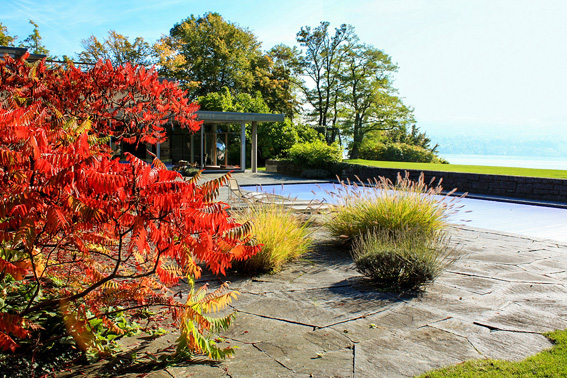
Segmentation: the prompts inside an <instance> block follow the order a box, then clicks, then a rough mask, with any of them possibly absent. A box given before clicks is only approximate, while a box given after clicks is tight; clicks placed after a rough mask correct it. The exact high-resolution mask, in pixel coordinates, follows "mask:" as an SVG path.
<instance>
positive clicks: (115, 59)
mask: <svg viewBox="0 0 567 378" xmlns="http://www.w3.org/2000/svg"><path fill="white" fill-rule="evenodd" d="M81 45H82V46H83V49H84V50H83V51H82V52H80V53H79V60H80V61H83V62H87V63H96V62H97V61H99V60H100V59H102V60H107V59H108V60H110V61H111V62H112V64H113V65H122V64H126V63H130V64H132V65H140V66H145V67H150V66H152V65H153V64H154V63H155V60H156V59H155V52H154V50H153V48H152V46H150V44H149V43H148V42H146V41H144V38H142V37H136V38H135V39H134V41H133V42H130V40H129V39H128V37H126V36H124V35H122V34H119V33H117V32H116V31H114V30H110V31H109V32H108V36H107V37H106V38H105V39H104V40H103V41H102V42H101V41H99V40H98V39H97V38H96V37H95V36H94V35H91V36H90V37H89V38H87V39H84V40H83V41H82V42H81Z"/></svg>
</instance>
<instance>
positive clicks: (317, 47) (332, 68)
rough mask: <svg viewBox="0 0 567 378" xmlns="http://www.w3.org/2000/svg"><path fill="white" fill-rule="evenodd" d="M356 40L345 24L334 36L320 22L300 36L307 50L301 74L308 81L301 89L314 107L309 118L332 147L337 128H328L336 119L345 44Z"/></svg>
mask: <svg viewBox="0 0 567 378" xmlns="http://www.w3.org/2000/svg"><path fill="white" fill-rule="evenodd" d="M353 38H355V36H354V34H353V28H352V26H350V25H346V24H343V25H341V26H340V27H339V28H337V29H335V34H334V35H333V36H331V35H330V34H329V23H328V22H321V24H320V25H319V26H318V27H316V28H314V29H311V27H309V26H305V27H302V28H301V30H300V31H299V33H297V42H298V43H299V44H300V45H301V46H303V47H304V51H303V54H302V55H300V57H299V59H300V61H299V70H298V74H299V75H300V76H303V77H306V78H307V80H306V81H304V82H303V83H302V86H301V89H302V91H303V93H304V95H305V99H306V100H307V102H308V103H309V104H310V105H311V107H312V108H313V112H311V114H310V115H311V116H313V117H314V118H315V119H316V121H317V127H318V128H319V130H321V132H322V133H323V134H324V135H325V139H326V140H327V143H329V144H331V143H333V142H334V141H335V138H336V136H337V134H336V132H333V131H334V129H333V126H334V125H332V126H331V129H329V121H330V120H335V121H336V119H337V116H336V111H337V108H338V107H337V105H338V94H339V92H340V86H341V81H340V70H341V65H342V61H343V59H344V57H345V54H346V51H347V50H346V49H345V48H344V45H345V44H347V43H348V42H349V41H350V40H351V39H353Z"/></svg>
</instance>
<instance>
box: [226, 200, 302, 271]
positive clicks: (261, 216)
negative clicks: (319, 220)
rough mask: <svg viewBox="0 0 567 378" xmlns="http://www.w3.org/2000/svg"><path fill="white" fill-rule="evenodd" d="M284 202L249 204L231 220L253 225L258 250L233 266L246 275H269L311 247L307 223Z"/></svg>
mask: <svg viewBox="0 0 567 378" xmlns="http://www.w3.org/2000/svg"><path fill="white" fill-rule="evenodd" d="M284 202H285V201H284V200H282V201H277V200H276V201H275V202H273V203H250V204H249V206H248V207H246V208H244V209H243V210H241V211H240V212H238V213H236V214H235V218H236V219H238V220H242V221H244V222H246V221H250V223H252V224H253V229H252V235H253V238H254V241H255V243H257V244H261V245H262V247H261V250H260V251H259V252H258V253H257V254H256V255H254V256H252V257H251V258H250V259H248V260H246V261H240V262H238V263H236V264H234V267H235V268H236V269H237V270H239V271H241V272H246V273H273V272H277V271H279V270H280V269H281V267H282V265H283V264H284V263H286V262H288V261H291V260H293V259H296V258H298V257H299V256H301V255H303V254H305V253H306V252H308V251H309V250H310V248H311V246H312V244H313V240H312V238H311V233H312V231H311V229H310V227H309V224H310V222H309V220H307V221H305V220H302V219H300V218H299V217H298V215H297V214H295V213H294V212H293V210H292V209H291V208H290V206H286V204H285V203H284Z"/></svg>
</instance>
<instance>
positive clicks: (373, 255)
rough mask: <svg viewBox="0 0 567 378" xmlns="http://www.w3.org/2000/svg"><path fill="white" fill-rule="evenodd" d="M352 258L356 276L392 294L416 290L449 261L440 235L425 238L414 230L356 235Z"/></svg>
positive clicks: (448, 249)
mask: <svg viewBox="0 0 567 378" xmlns="http://www.w3.org/2000/svg"><path fill="white" fill-rule="evenodd" d="M352 255H353V258H354V262H355V264H356V269H357V270H358V271H359V272H360V273H362V274H364V275H365V276H367V277H369V278H371V279H372V280H373V281H374V282H375V283H376V284H377V285H378V286H380V287H381V288H385V289H394V290H414V289H418V288H419V287H420V286H422V285H423V284H424V283H426V282H427V281H432V280H434V279H435V278H437V276H439V274H440V273H441V272H442V271H443V270H444V269H445V268H446V267H447V266H448V265H449V264H450V263H451V262H452V261H453V259H452V256H453V249H452V248H451V247H450V246H449V240H448V239H447V238H446V237H445V236H444V234H438V235H436V236H434V237H429V236H427V235H425V234H423V233H421V232H420V231H418V230H416V229H402V230H397V231H395V232H389V231H385V230H382V231H377V230H374V231H370V232H367V233H364V234H362V235H359V236H357V237H356V238H355V239H354V240H353V243H352Z"/></svg>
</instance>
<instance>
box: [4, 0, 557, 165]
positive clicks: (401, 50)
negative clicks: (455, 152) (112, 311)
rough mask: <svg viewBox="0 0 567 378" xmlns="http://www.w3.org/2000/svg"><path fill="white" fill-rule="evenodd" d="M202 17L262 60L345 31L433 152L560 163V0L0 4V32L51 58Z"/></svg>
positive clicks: (150, 36) (156, 33)
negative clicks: (38, 38)
mask: <svg viewBox="0 0 567 378" xmlns="http://www.w3.org/2000/svg"><path fill="white" fill-rule="evenodd" d="M209 11H212V12H218V13H220V14H221V15H222V16H223V17H224V18H225V19H226V20H228V21H231V22H234V23H237V24H239V25H240V26H243V27H246V28H249V29H250V30H251V31H252V32H254V33H255V34H256V35H257V37H258V39H259V41H261V42H262V43H263V49H264V50H268V49H269V48H271V47H272V46H274V45H276V44H278V43H285V44H288V45H293V44H295V35H296V33H297V32H298V31H299V29H300V28H301V27H302V26H306V25H308V26H317V25H318V24H319V22H320V21H330V22H331V27H338V26H339V25H340V24H341V23H347V24H351V25H353V26H354V27H355V30H356V33H357V34H358V36H359V37H360V40H361V41H362V42H365V43H368V44H372V45H374V46H375V47H377V48H380V49H383V50H384V51H385V52H386V53H387V54H389V55H391V56H392V59H393V61H394V62H397V63H398V65H399V71H398V72H397V73H396V75H395V83H394V85H395V86H396V87H397V88H398V89H399V93H400V95H401V96H402V97H403V98H405V102H406V104H407V105H409V106H411V107H413V108H414V109H415V117H416V119H417V124H418V126H419V127H420V129H421V130H422V131H425V132H426V133H427V134H428V135H429V136H431V139H432V140H433V143H434V144H435V143H440V144H441V142H442V141H443V140H444V141H449V140H450V141H453V142H458V140H459V138H462V140H463V148H465V147H467V144H470V141H471V140H473V139H474V140H478V141H479V143H482V140H486V141H487V143H488V144H494V143H492V142H491V141H493V140H499V139H502V140H505V141H507V143H505V144H504V145H502V148H503V149H506V150H507V149H508V147H510V146H509V145H510V144H514V143H524V141H525V140H526V139H530V138H532V139H534V140H537V141H538V143H541V144H542V145H545V142H546V141H547V142H548V143H549V146H550V148H551V149H554V150H553V151H542V153H543V152H545V153H552V154H560V155H565V156H567V150H565V149H563V148H561V146H560V145H561V143H560V142H561V141H564V140H567V131H566V129H567V128H566V127H565V126H566V125H565V115H564V111H563V108H564V103H565V98H566V94H565V90H566V89H565V88H567V70H565V67H567V52H565V49H564V48H563V46H564V40H563V39H564V36H565V35H567V22H565V19H567V2H566V1H563V0H543V1H539V2H535V1H531V0H477V1H474V2H472V1H467V0H407V1H394V0H361V1H359V2H357V6H356V7H354V6H352V4H347V3H346V2H344V1H339V0H313V1H309V2H305V1H299V0H289V1H287V2H281V1H273V0H263V1H257V0H243V1H240V2H229V1H221V0H211V1H208V2H203V1H193V0H189V1H187V0H164V1H161V2H153V1H150V0H138V1H131V0H129V1H121V2H115V1H113V2H110V1H109V0H100V1H97V2H94V1H84V2H79V3H71V2H69V1H64V0H60V1H58V0H47V1H45V0H41V1H40V0H18V1H16V0H0V21H1V22H2V23H3V24H4V25H5V26H7V28H8V31H9V33H10V34H11V35H18V36H19V37H20V38H19V41H21V40H23V39H24V38H25V37H26V36H27V35H29V34H30V33H31V30H32V27H31V25H29V24H28V19H29V18H31V19H33V20H34V21H35V22H37V23H38V24H39V26H40V29H39V30H40V34H41V35H42V37H43V42H44V44H45V45H46V47H47V48H48V49H50V50H51V53H52V54H54V55H59V56H61V55H63V54H67V55H74V54H76V53H78V52H80V51H81V44H80V43H81V40H82V39H86V38H88V37H89V36H90V35H91V34H94V35H95V36H97V37H98V38H104V37H105V35H106V34H107V32H108V31H109V30H111V29H112V30H116V31H117V32H118V33H121V34H124V35H126V36H129V37H130V38H135V37H137V36H142V37H144V38H145V39H146V40H148V41H149V42H154V41H155V40H157V39H158V38H159V37H160V35H162V34H167V33H168V32H169V29H170V28H171V27H173V25H174V24H175V23H178V22H181V21H182V20H183V19H185V18H187V17H189V16H190V15H191V14H194V15H202V14H204V13H206V12H209ZM453 142H451V143H453ZM549 146H548V147H549ZM448 147H449V146H445V148H448ZM487 147H489V146H488V145H487ZM491 148H493V147H491ZM518 148H521V146H520V147H518ZM534 148H536V149H537V146H536V147H534ZM465 149H466V148H465ZM463 153H466V152H463Z"/></svg>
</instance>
